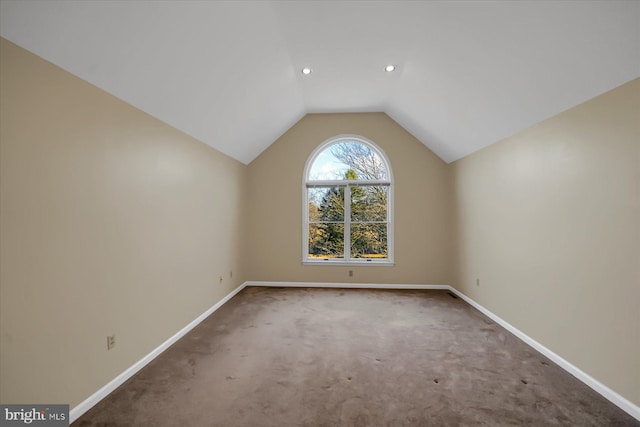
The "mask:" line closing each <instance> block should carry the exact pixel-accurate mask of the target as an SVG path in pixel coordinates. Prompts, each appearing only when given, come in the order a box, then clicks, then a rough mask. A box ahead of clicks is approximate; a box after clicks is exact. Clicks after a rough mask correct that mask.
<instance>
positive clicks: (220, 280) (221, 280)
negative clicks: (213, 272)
mask: <svg viewBox="0 0 640 427" xmlns="http://www.w3.org/2000/svg"><path fill="white" fill-rule="evenodd" d="M222 280H224V279H223V278H222V276H220V284H221V285H222Z"/></svg>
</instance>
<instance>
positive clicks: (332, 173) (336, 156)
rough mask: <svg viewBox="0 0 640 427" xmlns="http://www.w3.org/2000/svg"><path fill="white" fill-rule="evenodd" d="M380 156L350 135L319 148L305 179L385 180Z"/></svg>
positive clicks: (387, 173)
mask: <svg viewBox="0 0 640 427" xmlns="http://www.w3.org/2000/svg"><path fill="white" fill-rule="evenodd" d="M389 175H390V174H389V171H388V167H387V165H386V162H385V161H384V159H383V157H382V156H381V155H380V153H378V151H377V150H376V149H375V148H374V147H372V146H371V145H369V144H367V143H365V142H363V141H359V140H357V139H352V138H344V139H339V140H337V141H335V142H332V143H330V144H329V145H327V146H326V147H324V148H323V149H322V150H320V151H319V152H318V153H317V154H316V156H315V157H314V159H313V162H312V164H311V167H310V168H309V174H308V176H307V180H308V181H328V180H363V181H372V180H373V181H379V180H388V179H389Z"/></svg>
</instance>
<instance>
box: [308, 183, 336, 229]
mask: <svg viewBox="0 0 640 427" xmlns="http://www.w3.org/2000/svg"><path fill="white" fill-rule="evenodd" d="M307 192H308V199H307V200H308V203H309V222H315V221H322V222H326V221H344V188H342V187H315V188H308V189H307Z"/></svg>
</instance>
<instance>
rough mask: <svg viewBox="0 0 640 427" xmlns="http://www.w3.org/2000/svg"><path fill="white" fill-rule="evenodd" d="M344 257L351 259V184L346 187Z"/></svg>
mask: <svg viewBox="0 0 640 427" xmlns="http://www.w3.org/2000/svg"><path fill="white" fill-rule="evenodd" d="M344 259H345V260H347V261H349V260H350V259H351V186H349V185H346V186H345V187H344Z"/></svg>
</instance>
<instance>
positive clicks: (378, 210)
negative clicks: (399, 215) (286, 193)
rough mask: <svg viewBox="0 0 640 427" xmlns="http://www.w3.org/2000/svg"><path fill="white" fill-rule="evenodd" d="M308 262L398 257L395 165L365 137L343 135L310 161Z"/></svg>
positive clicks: (384, 261)
mask: <svg viewBox="0 0 640 427" xmlns="http://www.w3.org/2000/svg"><path fill="white" fill-rule="evenodd" d="M304 200H305V203H304V212H303V214H304V221H303V222H304V231H303V236H304V243H303V246H304V248H303V257H304V261H305V262H306V263H332V264H335V263H372V264H381V263H382V264H389V263H392V262H393V256H392V254H393V230H392V225H393V224H392V221H391V213H392V181H391V169H390V167H389V163H388V161H387V160H386V157H385V156H384V154H383V153H382V151H381V150H380V149H379V148H377V147H376V146H375V145H374V144H373V143H372V142H370V141H368V140H365V139H364V138H362V137H338V138H334V139H332V140H329V141H327V142H325V143H324V144H322V145H320V147H318V148H317V149H316V150H315V151H314V153H313V154H312V155H311V157H310V158H309V160H308V161H307V167H306V168H305V182H304Z"/></svg>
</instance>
